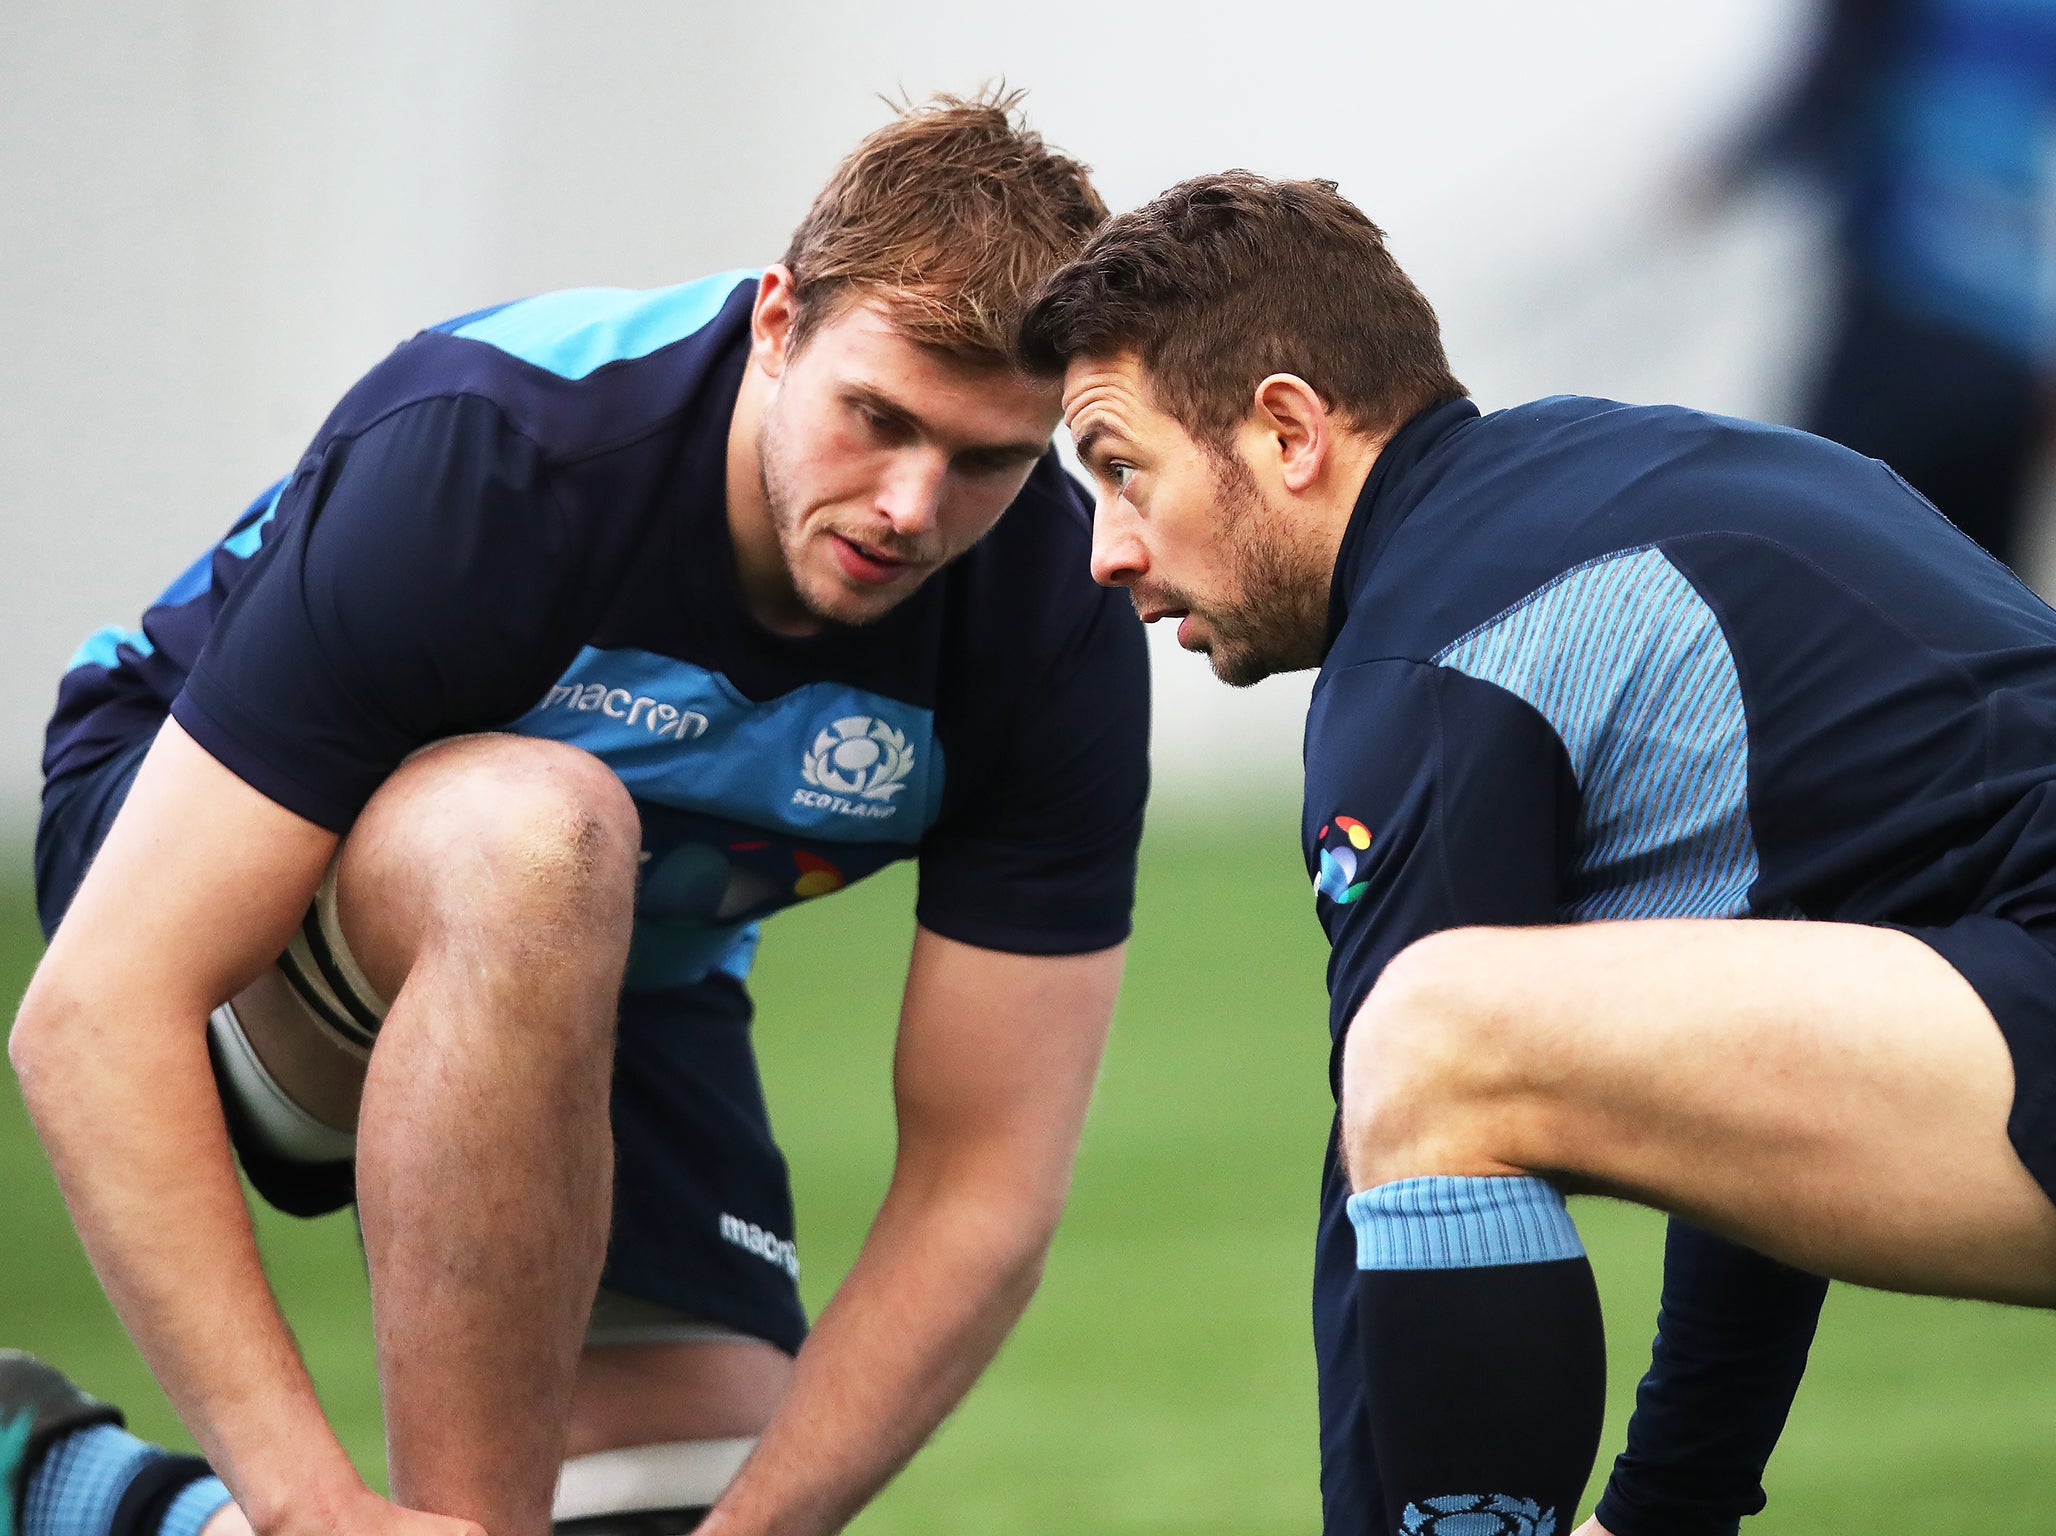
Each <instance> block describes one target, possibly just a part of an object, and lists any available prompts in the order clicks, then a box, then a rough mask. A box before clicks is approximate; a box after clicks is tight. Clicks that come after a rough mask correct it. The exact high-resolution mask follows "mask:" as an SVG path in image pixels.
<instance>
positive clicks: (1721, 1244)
mask: <svg viewBox="0 0 2056 1536" xmlns="http://www.w3.org/2000/svg"><path fill="white" fill-rule="evenodd" d="M1826 1293H1827V1282H1826V1281H1825V1280H1822V1279H1820V1278H1819V1277H1818V1276H1814V1275H1809V1274H1805V1273H1803V1272H1802V1271H1799V1270H1796V1269H1792V1268H1790V1267H1789V1266H1787V1265H1784V1264H1779V1263H1777V1262H1776V1261H1775V1260H1772V1259H1767V1258H1764V1257H1763V1256H1762V1255H1760V1254H1756V1253H1752V1252H1750V1251H1749V1250H1748V1249H1746V1248H1741V1247H1738V1246H1736V1245H1735V1244H1733V1243H1729V1242H1727V1241H1725V1240H1724V1239H1721V1238H1718V1237H1714V1236H1712V1235H1711V1234H1709V1233H1706V1232H1703V1231H1701V1230H1699V1229H1698V1228H1696V1227H1693V1226H1691V1225H1689V1224H1688V1223H1685V1222H1682V1221H1676V1220H1674V1221H1673V1222H1672V1223H1671V1228H1670V1234H1669V1237H1668V1240H1667V1242H1666V1246H1665V1253H1664V1287H1663V1313H1662V1319H1661V1323H1660V1325H1659V1331H1658V1334H1657V1341H1656V1347H1655V1350H1654V1352H1653V1356H1652V1359H1651V1362H1650V1369H1649V1374H1648V1375H1647V1376H1646V1377H1645V1378H1644V1379H1643V1382H1642V1386H1641V1389H1640V1391H1639V1392H1638V1393H1637V1394H1636V1402H1635V1415H1634V1418H1633V1419H1632V1420H1631V1421H1630V1423H1629V1426H1628V1445H1627V1449H1626V1450H1625V1451H1623V1452H1622V1453H1621V1456H1620V1458H1619V1459H1618V1460H1617V1461H1616V1462H1615V1464H1614V1469H1613V1476H1612V1478H1611V1479H1610V1480H1609V1482H1608V1484H1607V1488H1606V1494H1605V1496H1604V1497H1603V1498H1602V1499H1601V1500H1600V1503H1599V1509H1598V1516H1599V1519H1600V1522H1601V1523H1602V1525H1603V1526H1604V1527H1605V1529H1606V1530H1607V1531H1609V1532H1611V1533H1612V1536H1728V1533H1732V1532H1733V1531H1734V1530H1735V1529H1736V1528H1737V1525H1738V1523H1739V1522H1740V1520H1741V1518H1742V1517H1743V1516H1745V1515H1752V1514H1755V1513H1756V1512H1757V1511H1758V1510H1759V1509H1761V1508H1762V1507H1763V1484H1762V1479H1763V1469H1764V1466H1765V1464H1766V1463H1767V1462H1768V1461H1769V1459H1770V1453H1771V1450H1772V1448H1773V1447H1774V1446H1775V1445H1776V1444H1777V1440H1778V1435H1779V1434H1780V1432H1781V1431H1782V1430H1783V1429H1784V1424H1785V1417H1786V1415H1787V1413H1788V1412H1789V1411H1790V1409H1791V1405H1792V1397H1793V1394H1794V1393H1795V1392H1796V1391H1797V1390H1798V1387H1799V1380H1800V1377H1801V1376H1802V1375H1803V1374H1804V1372H1805V1369H1806V1355H1807V1349H1808V1347H1809V1345H1810V1344H1811V1343H1812V1340H1813V1331H1814V1325H1815V1323H1816V1321H1817V1320H1818V1317H1819V1313H1820V1305H1821V1301H1822V1299H1823V1298H1824V1297H1825V1295H1826Z"/></svg>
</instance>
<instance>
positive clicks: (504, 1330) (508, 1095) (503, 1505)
mask: <svg viewBox="0 0 2056 1536" xmlns="http://www.w3.org/2000/svg"><path fill="white" fill-rule="evenodd" d="M638 842H639V836H638V827H637V820H636V816H635V811H634V808H633V805H632V803H631V802H630V801H629V799H628V797H627V794H626V792H625V791H624V790H623V788H622V786H621V784H620V782H619V781H618V780H617V779H615V778H614V776H613V775H612V774H611V773H610V772H608V771H607V770H606V769H605V768H604V767H602V766H601V765H600V764H599V763H598V761H597V760H595V759H593V758H591V757H588V756H586V755H585V754H583V753H579V752H576V751H574V750H572V749H569V748H564V747H558V746H556V745H554V744H551V743H544V742H533V741H523V740H519V739H516V738H511V737H472V738H466V739H463V740H459V741H455V742H450V743H445V744H443V745H442V746H439V747H436V748H434V749H431V750H430V751H428V752H425V753H423V754H421V755H419V756H417V757H415V758H413V759H411V760H410V761H409V762H408V763H406V764H405V765H403V766H402V768H401V769H400V770H399V772H398V773H396V774H395V775H394V776H393V778H392V779H391V780H389V781H388V782H387V784H386V785H385V786H384V787H383V788H382V789H381V790H380V792H379V794H378V795H377V796H376V797H375V798H374V799H373V801H372V803H371V805H370V806H369V807H368V808H367V809H366V811H365V813H364V815H363V817H362V818H361V819H360V820H359V822H358V824H357V827H356V828H355V829H354V830H353V832H352V833H351V835H350V837H349V839H348V841H347V842H346V843H345V845H344V853H343V861H342V864H341V867H340V875H339V885H338V889H339V894H340V898H341V911H342V918H343V924H344V929H345V932H346V933H347V935H348V937H349V940H350V944H351V948H352V950H353V951H354V952H355V954H356V956H357V958H358V960H359V962H360V963H361V964H362V965H363V967H364V969H365V971H366V972H367V974H368V975H369V976H370V978H371V979H372V981H373V983H374V984H375V985H377V986H378V987H379V988H380V990H381V991H383V992H384V993H385V994H386V995H387V996H389V997H391V998H392V999H393V1002H392V1006H391V1008H390V1010H389V1012H388V1015H387V1018H386V1021H385V1024H384V1026H383V1027H382V1029H381V1031H380V1034H379V1040H378V1044H377V1046H376V1048H375V1049H374V1050H373V1052H372V1057H371V1064H370V1068H369V1070H368V1072H367V1074H366V1078H365V1085H364V1096H363V1108H362V1112H361V1116H360V1119H359V1122H358V1140H357V1194H358V1209H359V1212H360V1214H361V1216H362V1219H363V1225H364V1242H365V1252H366V1255H367V1258H368V1260H369V1266H370V1271H371V1290H372V1313H373V1321H374V1328H375V1332H376V1339H377V1351H378V1365H379V1379H380V1385H381V1390H382V1394H383V1400H384V1406H385V1418H386V1438H387V1446H388V1454H389V1458H390V1467H391V1475H392V1484H393V1495H394V1497H395V1499H396V1500H398V1501H399V1502H400V1503H402V1504H405V1505H407V1506H409V1507H411V1508H416V1509H423V1510H430V1511H434V1512H438V1513H447V1514H452V1515H462V1516H464V1517H466V1518H469V1519H473V1520H476V1521H478V1522H480V1523H481V1524H483V1525H484V1526H485V1528H486V1529H487V1530H488V1531H490V1532H491V1533H492V1536H541V1533H543V1532H545V1531H546V1530H547V1528H548V1525H549V1508H550V1496H551V1490H552V1488H553V1486H554V1482H555V1477H556V1470H557V1465H558V1462H559V1460H560V1459H561V1457H562V1455H563V1450H564V1435H565V1426H566V1423H567V1420H568V1417H569V1414H570V1409H571V1400H572V1381H573V1375H574V1370H575V1368H576V1365H577V1361H578V1352H579V1343H580V1340H581V1338H582V1335H583V1329H584V1325H585V1321H586V1317H587V1314H588V1311H589V1309H590V1307H591V1304H592V1298H593V1292H594V1287H595V1286H596V1284H597V1283H598V1277H599V1271H600V1263H601V1260H602V1257H603V1256H604V1253H605V1245H606V1234H607V1225H608V1212H609V1204H610V1193H611V1176H612V1142H611V1138H610V1134H609V1130H608V1123H607V1100H608V1081H609V1073H610V1068H611V1062H612V1050H613V1025H614V1015H615V1009H616V1005H617V1001H618V994H619V989H620V983H621V974H622V968H623V965H624V963H625V960H626V955H627V943H628V935H629V926H630V920H631V913H632V903H633V896H634V882H635V868H636V850H637V846H638Z"/></svg>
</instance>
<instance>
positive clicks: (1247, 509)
mask: <svg viewBox="0 0 2056 1536" xmlns="http://www.w3.org/2000/svg"><path fill="white" fill-rule="evenodd" d="M1214 487H1215V498H1216V504H1217V505H1218V506H1219V507H1220V508H1221V509H1222V514H1223V515H1222V525H1221V534H1220V540H1219V556H1218V558H1217V561H1216V564H1217V568H1218V569H1220V570H1222V571H1223V572H1224V573H1226V574H1227V576H1228V577H1229V580H1230V582H1231V583H1232V590H1231V592H1230V594H1229V595H1227V596H1224V597H1221V598H1219V599H1216V600H1213V601H1211V602H1209V603H1207V604H1205V605H1204V606H1194V605H1193V604H1191V603H1186V604H1183V605H1182V606H1184V607H1186V608H1187V609H1188V610H1189V611H1191V612H1193V613H1196V614H1197V615H1198V616H1199V617H1200V618H1201V619H1202V620H1204V621H1205V623H1206V626H1207V628H1208V630H1209V631H1210V632H1211V634H1210V637H1209V644H1208V645H1207V661H1208V663H1209V664H1210V665H1211V666H1212V667H1213V669H1214V676H1216V677H1218V678H1219V679H1220V680H1221V681H1222V682H1224V683H1226V684H1227V685H1228V686H1229V687H1231V688H1247V687H1249V686H1250V685H1251V684H1253V683H1260V682H1262V681H1263V680H1264V679H1265V678H1267V677H1269V676H1271V675H1272V674H1273V673H1275V672H1297V671H1299V670H1301V669H1302V668H1306V667H1317V666H1319V665H1320V664H1321V652H1322V649H1323V645H1324V642H1325V640H1326V638H1327V631H1328V582H1329V574H1330V573H1329V572H1327V571H1326V570H1324V569H1322V568H1321V566H1320V562H1319V560H1318V559H1317V558H1312V557H1310V556H1309V554H1308V552H1307V551H1306V550H1304V549H1301V548H1300V547H1299V546H1297V545H1296V544H1295V543H1293V541H1292V540H1291V539H1290V537H1289V536H1288V524H1287V523H1286V521H1285V519H1284V518H1283V517H1282V516H1280V515H1279V514H1278V513H1277V512H1276V511H1275V510H1273V509H1272V507H1271V506H1270V504H1269V503H1268V502H1266V501H1265V500H1264V495H1263V492H1262V490H1261V489H1259V487H1258V486H1257V483H1256V477H1255V476H1254V475H1252V474H1251V473H1250V471H1249V466H1248V465H1246V464H1244V463H1243V462H1242V461H1241V460H1240V459H1238V458H1236V457H1234V456H1233V454H1232V453H1228V452H1225V451H1224V452H1223V453H1221V454H1220V455H1219V456H1217V457H1216V459H1215V471H1214Z"/></svg>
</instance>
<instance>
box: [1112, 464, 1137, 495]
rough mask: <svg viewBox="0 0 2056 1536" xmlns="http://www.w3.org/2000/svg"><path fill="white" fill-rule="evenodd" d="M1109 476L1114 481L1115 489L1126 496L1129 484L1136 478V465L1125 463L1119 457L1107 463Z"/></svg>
mask: <svg viewBox="0 0 2056 1536" xmlns="http://www.w3.org/2000/svg"><path fill="white" fill-rule="evenodd" d="M1107 478H1108V479H1109V480H1111V481H1113V482H1114V489H1115V490H1116V491H1118V492H1120V493H1121V494H1122V495H1123V496H1125V495H1127V494H1128V486H1129V484H1130V483H1131V482H1132V481H1133V480H1134V478H1135V466H1134V465H1133V464H1123V463H1121V462H1120V461H1119V460H1118V459H1117V460H1115V461H1114V462H1113V463H1111V464H1109V465H1107Z"/></svg>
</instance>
